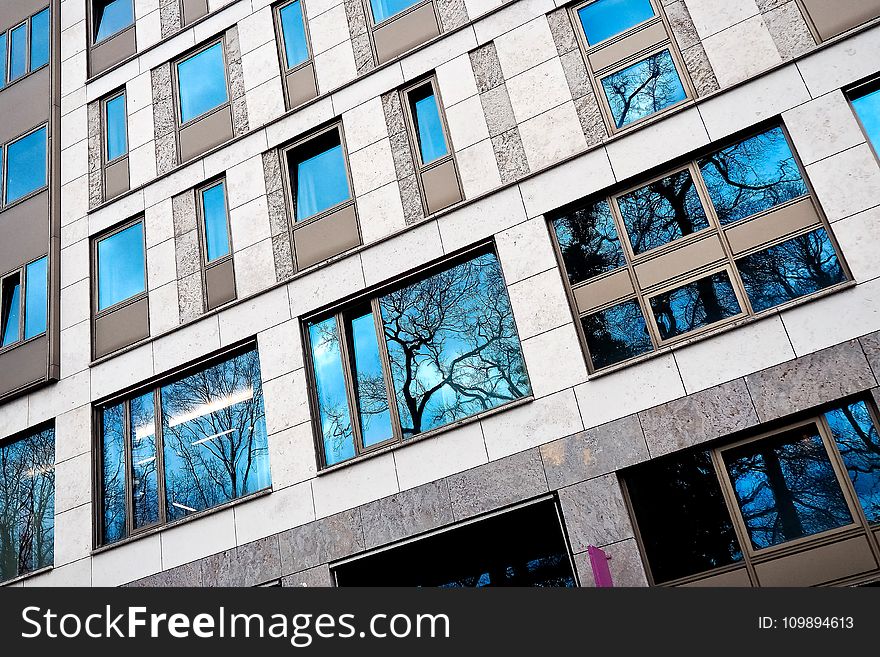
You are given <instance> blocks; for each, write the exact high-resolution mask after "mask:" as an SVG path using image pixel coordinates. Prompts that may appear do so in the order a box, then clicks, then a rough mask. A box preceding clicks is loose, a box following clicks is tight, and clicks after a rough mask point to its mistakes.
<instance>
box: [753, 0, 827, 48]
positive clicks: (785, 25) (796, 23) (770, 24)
mask: <svg viewBox="0 0 880 657" xmlns="http://www.w3.org/2000/svg"><path fill="white" fill-rule="evenodd" d="M755 2H756V4H757V5H758V9H760V10H761V14H762V15H763V16H764V23H766V24H767V29H768V30H770V36H771V37H773V43H775V44H776V49H777V50H778V51H779V54H780V55H781V56H782V59H783V60H784V61H789V60H791V59H794V58H795V57H799V56H800V55H803V54H804V53H806V52H809V51H810V50H812V49H813V48H814V47H815V46H816V39H814V38H813V33H812V32H810V28H809V27H808V26H807V21H806V20H804V16H803V14H802V13H801V8H800V7H799V6H798V4H797V2H795V0H755Z"/></svg>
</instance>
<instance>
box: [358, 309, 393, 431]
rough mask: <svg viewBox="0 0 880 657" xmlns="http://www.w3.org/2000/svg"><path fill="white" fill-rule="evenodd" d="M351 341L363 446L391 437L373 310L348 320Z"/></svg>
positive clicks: (389, 417)
mask: <svg viewBox="0 0 880 657" xmlns="http://www.w3.org/2000/svg"><path fill="white" fill-rule="evenodd" d="M351 342H352V345H353V347H352V350H353V351H354V354H353V357H354V358H353V360H354V362H353V363H352V374H353V376H354V384H355V387H356V391H355V398H356V399H357V404H358V414H359V415H360V422H361V434H362V435H363V443H364V447H370V446H371V445H375V444H377V443H381V442H383V441H385V440H388V439H389V438H391V437H393V435H394V434H393V433H392V430H391V411H390V410H389V408H388V390H387V388H386V387H385V376H384V374H383V371H384V370H383V368H382V358H381V356H380V355H379V338H378V337H377V336H376V323H375V321H374V319H373V313H372V312H367V313H366V314H363V315H360V316H359V317H355V318H354V319H352V320H351Z"/></svg>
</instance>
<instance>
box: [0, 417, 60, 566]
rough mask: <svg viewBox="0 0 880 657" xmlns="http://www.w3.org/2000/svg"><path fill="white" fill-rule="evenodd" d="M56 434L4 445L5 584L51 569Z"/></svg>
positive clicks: (1, 548)
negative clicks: (24, 575) (10, 580)
mask: <svg viewBox="0 0 880 657" xmlns="http://www.w3.org/2000/svg"><path fill="white" fill-rule="evenodd" d="M54 534H55V432H54V430H53V429H45V430H43V431H39V432H37V433H34V434H31V435H29V436H27V437H25V438H22V439H20V440H15V441H14V442H10V443H7V444H5V445H2V446H0V581H3V580H7V579H11V578H13V577H17V576H19V575H23V574H25V573H29V572H32V571H34V570H38V569H40V568H43V567H45V566H51V565H52V563H53V561H54V546H55V537H54Z"/></svg>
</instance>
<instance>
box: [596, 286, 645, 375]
mask: <svg viewBox="0 0 880 657" xmlns="http://www.w3.org/2000/svg"><path fill="white" fill-rule="evenodd" d="M581 324H582V325H583V327H584V335H585V336H586V338H587V346H588V347H589V348H590V359H591V360H592V361H593V367H594V368H595V369H597V370H598V369H601V368H603V367H608V366H609V365H614V363H619V362H621V361H624V360H627V359H629V358H633V357H634V356H638V355H639V354H644V353H647V352H649V351H651V350H653V349H654V345H652V344H651V336H650V335H648V327H647V326H646V325H645V316H644V315H643V314H642V309H641V307H640V306H639V302H638V301H635V300H633V301H624V302H623V303H621V304H618V305H616V306H612V307H611V308H607V309H605V310H600V311H599V312H595V313H592V314H590V315H587V316H585V317H583V318H581Z"/></svg>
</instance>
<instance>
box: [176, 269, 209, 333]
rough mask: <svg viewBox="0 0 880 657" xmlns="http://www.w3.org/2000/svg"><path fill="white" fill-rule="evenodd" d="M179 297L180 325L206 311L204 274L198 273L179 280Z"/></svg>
mask: <svg viewBox="0 0 880 657" xmlns="http://www.w3.org/2000/svg"><path fill="white" fill-rule="evenodd" d="M177 295H178V309H179V310H180V323H181V324H185V323H187V322H191V321H192V320H194V319H196V318H197V317H199V316H200V315H201V314H202V313H203V312H204V311H205V301H204V292H203V290H202V273H201V272H197V273H195V274H190V275H189V276H185V277H183V278H181V279H178V281H177Z"/></svg>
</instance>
